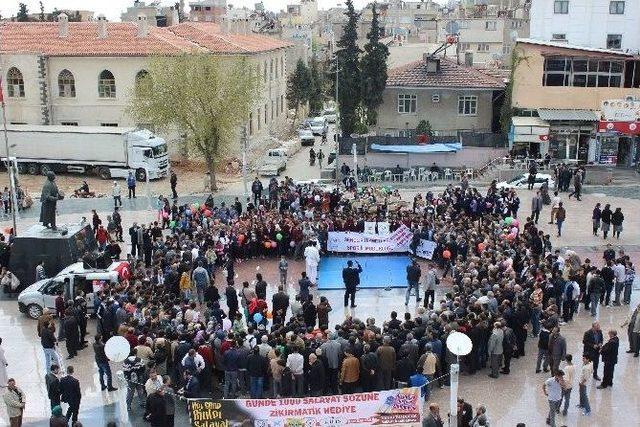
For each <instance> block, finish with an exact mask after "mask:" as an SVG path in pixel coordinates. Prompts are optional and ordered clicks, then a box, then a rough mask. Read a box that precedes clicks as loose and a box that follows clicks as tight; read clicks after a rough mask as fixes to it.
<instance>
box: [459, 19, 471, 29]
mask: <svg viewBox="0 0 640 427" xmlns="http://www.w3.org/2000/svg"><path fill="white" fill-rule="evenodd" d="M458 25H459V26H460V27H459V28H460V29H461V30H465V29H467V28H469V21H464V20H461V21H458Z"/></svg>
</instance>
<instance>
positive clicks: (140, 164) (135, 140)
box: [111, 129, 169, 181]
mask: <svg viewBox="0 0 640 427" xmlns="http://www.w3.org/2000/svg"><path fill="white" fill-rule="evenodd" d="M127 148H128V151H129V167H130V168H131V169H133V170H134V171H135V172H134V174H135V176H136V179H137V180H138V181H145V180H146V179H147V175H146V174H147V171H148V173H149V179H158V178H162V177H165V176H167V174H168V173H169V154H168V152H167V143H166V142H165V140H164V139H162V138H160V137H158V136H156V135H155V134H153V133H152V132H151V131H149V130H147V129H140V130H136V131H133V132H129V133H128V134H127ZM111 175H112V176H114V172H113V171H112V173H111ZM116 175H117V173H116ZM127 175H128V172H127ZM124 177H126V175H124Z"/></svg>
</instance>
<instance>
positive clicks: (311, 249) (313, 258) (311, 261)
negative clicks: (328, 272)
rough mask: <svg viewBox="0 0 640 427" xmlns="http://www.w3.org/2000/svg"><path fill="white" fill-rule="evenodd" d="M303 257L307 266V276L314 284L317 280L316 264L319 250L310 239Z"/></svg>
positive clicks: (318, 260)
mask: <svg viewBox="0 0 640 427" xmlns="http://www.w3.org/2000/svg"><path fill="white" fill-rule="evenodd" d="M304 259H305V262H306V267H307V277H308V278H309V280H310V281H311V283H313V284H314V285H317V284H318V283H317V280H318V264H319V263H320V251H319V250H318V247H317V246H316V242H315V241H311V243H310V244H309V246H307V248H306V249H305V250H304Z"/></svg>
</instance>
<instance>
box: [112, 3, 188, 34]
mask: <svg viewBox="0 0 640 427" xmlns="http://www.w3.org/2000/svg"><path fill="white" fill-rule="evenodd" d="M140 15H144V16H146V17H147V22H148V23H149V25H154V26H157V27H170V26H171V25H176V24H179V23H180V13H179V10H178V7H176V6H157V5H156V4H154V3H151V4H148V5H147V4H146V3H145V2H143V1H140V0H135V1H134V2H133V6H131V7H128V8H127V10H126V12H124V13H122V14H121V15H120V20H121V21H122V22H136V21H138V17H139V16H140Z"/></svg>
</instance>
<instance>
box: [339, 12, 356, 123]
mask: <svg viewBox="0 0 640 427" xmlns="http://www.w3.org/2000/svg"><path fill="white" fill-rule="evenodd" d="M345 4H346V6H347V11H346V12H345V15H346V16H347V23H346V24H345V26H344V28H343V32H342V37H340V40H338V43H337V45H338V47H339V50H338V51H337V52H336V55H337V58H338V69H339V72H338V108H339V111H340V127H341V129H342V134H343V135H350V134H351V133H353V131H354V129H355V125H356V123H357V122H358V121H359V120H360V118H359V114H358V112H359V111H358V107H359V106H360V99H361V96H360V95H361V88H360V68H359V65H360V64H359V62H360V61H359V56H360V52H362V50H361V49H360V48H359V47H358V43H357V41H358V31H357V30H358V18H360V14H359V13H357V12H356V11H355V9H354V8H353V0H347V1H346V3H345Z"/></svg>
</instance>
